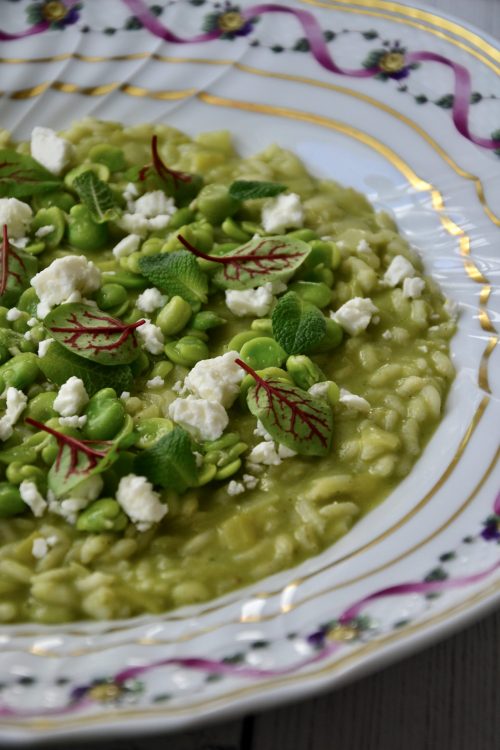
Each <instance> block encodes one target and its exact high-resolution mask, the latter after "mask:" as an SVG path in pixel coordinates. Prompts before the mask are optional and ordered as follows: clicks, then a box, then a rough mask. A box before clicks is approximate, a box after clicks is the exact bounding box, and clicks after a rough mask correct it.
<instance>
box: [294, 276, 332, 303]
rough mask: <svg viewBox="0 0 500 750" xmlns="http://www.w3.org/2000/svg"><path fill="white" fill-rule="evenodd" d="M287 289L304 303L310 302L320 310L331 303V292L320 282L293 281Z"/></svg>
mask: <svg viewBox="0 0 500 750" xmlns="http://www.w3.org/2000/svg"><path fill="white" fill-rule="evenodd" d="M289 289H290V291H292V292H296V293H297V294H298V295H299V297H300V298H301V299H303V300H304V302H310V303H311V304H313V305H316V306H317V307H320V308H321V307H326V306H327V305H329V304H330V302H331V301H332V290H331V289H330V288H329V287H328V286H327V285H326V284H323V283H322V282H314V281H294V282H293V284H290V286H289Z"/></svg>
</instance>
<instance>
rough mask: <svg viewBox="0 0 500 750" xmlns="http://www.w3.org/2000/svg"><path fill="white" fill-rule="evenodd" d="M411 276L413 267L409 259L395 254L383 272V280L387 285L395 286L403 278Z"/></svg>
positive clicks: (413, 273)
mask: <svg viewBox="0 0 500 750" xmlns="http://www.w3.org/2000/svg"><path fill="white" fill-rule="evenodd" d="M411 276H415V269H414V268H413V266H412V264H411V263H410V261H409V260H407V259H406V258H405V257H404V256H403V255H396V257H395V258H393V259H392V260H391V263H390V265H389V268H388V269H387V271H386V272H385V273H384V279H383V281H384V284H386V285H387V286H397V285H398V284H400V283H401V281H403V279H408V278H410V277H411Z"/></svg>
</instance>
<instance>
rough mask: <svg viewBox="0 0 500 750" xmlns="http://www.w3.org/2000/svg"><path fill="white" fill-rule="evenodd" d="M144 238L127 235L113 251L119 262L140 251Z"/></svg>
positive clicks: (136, 235)
mask: <svg viewBox="0 0 500 750" xmlns="http://www.w3.org/2000/svg"><path fill="white" fill-rule="evenodd" d="M141 241H142V237H141V236H140V235H138V234H127V236H126V237H124V238H123V239H122V240H120V242H118V244H116V245H115V246H114V248H113V250H112V252H113V255H114V256H115V258H117V259H118V260H119V259H120V258H126V257H127V255H132V253H135V251H136V250H138V249H139V245H140V244H141Z"/></svg>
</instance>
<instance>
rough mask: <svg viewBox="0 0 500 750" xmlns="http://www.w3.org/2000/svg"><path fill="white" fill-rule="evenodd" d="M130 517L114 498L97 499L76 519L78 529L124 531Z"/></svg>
mask: <svg viewBox="0 0 500 750" xmlns="http://www.w3.org/2000/svg"><path fill="white" fill-rule="evenodd" d="M127 524H128V518H127V516H126V515H125V513H124V512H123V511H122V509H121V507H120V506H119V505H118V503H117V502H116V500H114V499H113V498H108V497H103V498H101V499H100V500H95V502H93V503H91V504H90V505H89V506H88V507H87V508H85V510H83V511H82V512H81V513H80V515H79V516H78V519H77V521H76V528H77V529H78V531H90V532H92V533H99V532H100V531H123V529H125V528H126V526H127Z"/></svg>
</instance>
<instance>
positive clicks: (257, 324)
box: [250, 318, 273, 336]
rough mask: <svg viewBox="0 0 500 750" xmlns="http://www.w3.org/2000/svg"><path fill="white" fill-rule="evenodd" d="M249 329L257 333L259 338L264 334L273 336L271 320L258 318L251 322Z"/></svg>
mask: <svg viewBox="0 0 500 750" xmlns="http://www.w3.org/2000/svg"><path fill="white" fill-rule="evenodd" d="M250 328H251V329H252V331H257V333H258V334H259V335H260V336H262V335H263V334H266V333H268V334H270V335H271V336H272V335H273V323H272V320H271V318H258V319H257V320H252V322H251V324H250Z"/></svg>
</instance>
